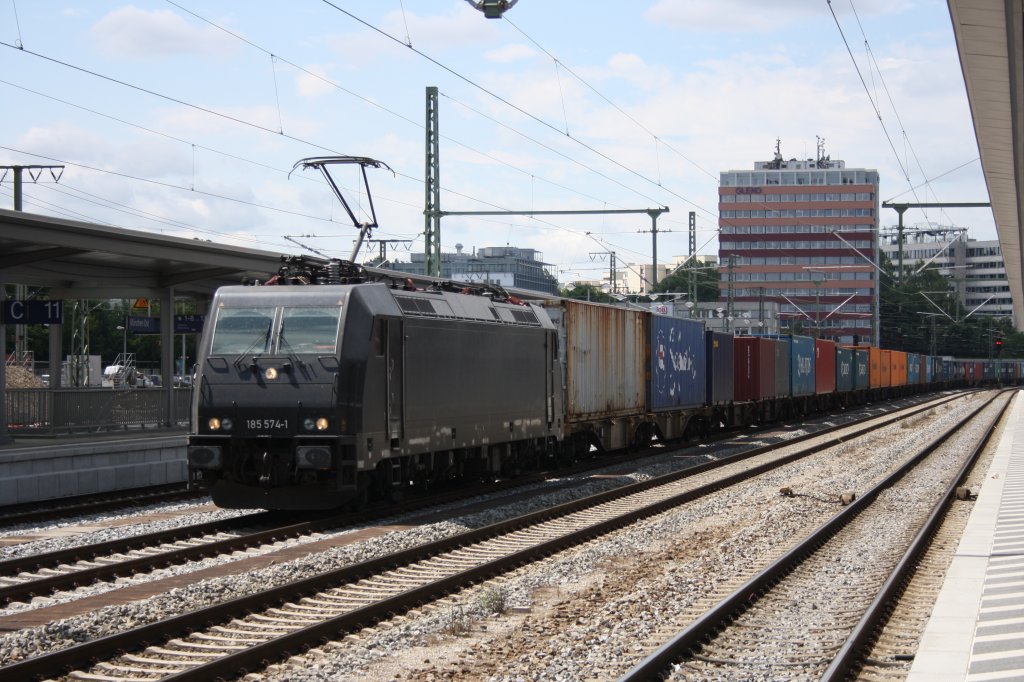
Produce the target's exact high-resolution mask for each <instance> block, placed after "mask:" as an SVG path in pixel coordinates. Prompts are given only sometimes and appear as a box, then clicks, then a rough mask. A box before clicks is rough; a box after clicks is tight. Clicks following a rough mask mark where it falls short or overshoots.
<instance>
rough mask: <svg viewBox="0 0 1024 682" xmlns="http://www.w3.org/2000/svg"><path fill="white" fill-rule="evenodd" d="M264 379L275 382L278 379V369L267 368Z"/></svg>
mask: <svg viewBox="0 0 1024 682" xmlns="http://www.w3.org/2000/svg"><path fill="white" fill-rule="evenodd" d="M263 378H264V379H266V380H267V381H273V380H274V379H276V378H277V368H276V367H267V369H266V371H265V372H263Z"/></svg>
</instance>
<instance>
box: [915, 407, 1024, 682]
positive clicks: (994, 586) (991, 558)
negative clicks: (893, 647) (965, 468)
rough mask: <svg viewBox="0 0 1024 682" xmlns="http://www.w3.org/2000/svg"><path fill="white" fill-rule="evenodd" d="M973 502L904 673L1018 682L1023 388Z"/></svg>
mask: <svg viewBox="0 0 1024 682" xmlns="http://www.w3.org/2000/svg"><path fill="white" fill-rule="evenodd" d="M1006 420H1007V421H1006V423H1007V427H1006V428H1005V429H1004V431H1003V434H1002V436H1001V437H1000V439H999V442H998V445H997V446H996V453H995V457H994V458H993V460H992V464H991V466H990V467H989V470H988V474H987V476H986V477H985V482H984V483H983V484H982V486H981V489H980V490H979V491H977V493H978V499H977V500H976V501H975V502H974V510H973V511H972V512H971V516H970V519H969V521H968V523H967V528H966V530H965V531H964V535H963V537H962V538H961V540H960V544H959V546H958V547H957V550H956V555H955V556H954V558H953V561H952V563H951V564H950V566H949V570H948V571H947V573H946V577H945V580H944V582H943V586H942V590H941V592H940V593H939V598H938V600H937V601H936V604H935V608H934V609H933V610H932V615H931V617H930V618H929V620H928V624H927V626H926V628H925V632H924V635H923V637H922V639H921V645H920V647H919V648H918V651H917V655H916V656H915V657H914V664H913V666H912V668H911V671H910V675H909V677H908V679H909V680H911V681H912V682H945V681H949V682H952V681H954V680H968V681H970V682H981V681H983V680H984V681H986V682H987V681H991V680H1024V392H1018V393H1017V396H1016V397H1015V398H1014V402H1013V404H1012V405H1011V406H1010V409H1009V411H1008V412H1007V417H1006Z"/></svg>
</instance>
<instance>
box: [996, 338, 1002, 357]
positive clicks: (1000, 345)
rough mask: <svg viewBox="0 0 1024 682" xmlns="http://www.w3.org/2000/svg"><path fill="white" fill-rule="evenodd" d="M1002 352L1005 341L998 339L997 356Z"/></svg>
mask: <svg viewBox="0 0 1024 682" xmlns="http://www.w3.org/2000/svg"><path fill="white" fill-rule="evenodd" d="M1002 352H1003V340H1002V339H996V355H999V354H1000V353H1002Z"/></svg>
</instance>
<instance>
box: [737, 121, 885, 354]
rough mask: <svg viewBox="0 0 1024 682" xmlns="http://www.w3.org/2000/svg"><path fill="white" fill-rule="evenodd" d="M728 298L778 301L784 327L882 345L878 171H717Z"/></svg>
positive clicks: (792, 163)
mask: <svg viewBox="0 0 1024 682" xmlns="http://www.w3.org/2000/svg"><path fill="white" fill-rule="evenodd" d="M718 201H719V205H718V208H719V227H720V229H721V232H720V235H719V266H720V268H721V275H722V279H721V284H720V286H721V292H722V293H721V296H722V301H723V302H725V303H726V306H729V304H730V301H731V302H735V301H747V302H749V301H774V302H777V303H778V304H779V315H780V317H781V319H780V320H779V329H780V330H781V331H783V332H785V331H787V330H795V329H799V330H802V331H803V332H804V333H808V334H812V335H817V336H820V337H822V338H831V339H836V340H838V341H842V342H845V343H849V342H852V341H854V340H860V341H862V342H865V343H866V342H871V343H875V344H877V343H878V332H879V330H878V291H879V290H878V274H877V273H878V269H877V268H876V264H877V263H878V211H879V200H878V171H876V170H869V169H866V168H847V167H846V163H845V162H844V161H837V160H832V159H831V158H830V157H828V156H825V154H824V144H823V141H822V140H820V139H819V142H818V154H817V158H813V159H789V160H788V161H787V160H786V159H784V158H783V157H782V154H781V153H780V151H779V147H778V144H777V145H776V148H775V158H773V159H772V160H771V161H758V162H755V163H754V169H753V170H752V171H751V170H730V171H725V172H723V173H722V174H721V183H720V186H719V190H718Z"/></svg>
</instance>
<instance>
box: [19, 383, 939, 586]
mask: <svg viewBox="0 0 1024 682" xmlns="http://www.w3.org/2000/svg"><path fill="white" fill-rule="evenodd" d="M956 397H957V396H952V397H947V398H946V399H943V400H940V401H939V403H938V404H944V403H945V402H949V401H951V400H955V399H956ZM933 406H934V404H932V403H929V407H933ZM925 409H927V408H925ZM878 418H879V416H878V415H872V416H867V417H864V418H862V419H859V420H855V421H853V422H850V423H847V424H843V425H840V426H835V427H831V428H828V429H823V430H821V431H817V432H814V433H808V434H803V435H801V436H798V437H795V438H791V439H788V440H786V441H784V442H785V443H798V442H800V441H802V440H806V439H808V438H814V437H818V436H821V435H822V434H827V433H829V432H830V431H835V430H837V429H842V428H849V427H850V426H851V425H855V424H857V423H861V422H863V421H868V420H872V419H878ZM764 447H771V446H764ZM760 452H761V450H758V449H757V448H755V449H753V450H749V451H744V453H740V454H741V455H742V454H746V456H754V455H756V454H759V453H760ZM660 454H663V453H660ZM635 460H636V457H635V455H632V456H631V455H625V456H621V457H619V458H616V459H615V460H613V461H611V462H609V461H602V462H590V463H587V464H586V465H580V466H576V467H572V468H571V469H570V470H562V471H560V472H559V475H562V476H564V475H566V474H567V473H569V471H572V470H578V471H588V470H590V469H593V468H595V467H597V466H600V467H605V466H612V465H614V464H615V463H622V462H631V461H635ZM719 461H725V460H724V459H723V460H719ZM702 466H703V465H702ZM702 470H705V469H700V471H702ZM550 475H551V474H550V472H539V473H536V474H533V475H530V476H527V477H523V478H520V479H518V480H517V481H515V485H516V487H520V486H524V485H528V484H530V483H535V482H538V481H542V480H545V479H546V478H547V477H549V476H550ZM507 487H508V486H506V488H507ZM493 490H494V486H493V485H487V484H485V485H482V486H480V487H479V488H473V489H471V490H465V489H463V490H461V491H457V492H454V493H446V494H435V495H433V496H429V497H426V498H416V499H413V500H409V501H407V502H404V503H402V504H401V505H388V506H381V507H379V508H374V509H372V510H368V511H367V512H363V513H359V514H356V513H352V512H345V513H342V514H332V515H330V516H328V517H326V518H323V517H320V518H317V519H314V520H311V521H303V522H300V523H294V524H287V525H284V526H278V527H275V528H271V529H268V530H264V531H257V532H254V533H247V534H245V535H242V536H240V537H236V538H225V539H223V540H217V541H214V542H208V543H204V544H202V545H197V546H193V547H183V548H179V549H174V550H169V551H166V552H160V553H158V554H147V555H145V556H139V557H135V558H131V559H125V560H121V561H117V562H111V563H105V564H102V565H99V566H91V567H88V568H82V569H78V570H71V571H68V572H66V573H61V574H57V575H51V576H47V577H44V578H37V579H33V580H26V581H25V582H21V583H14V584H11V585H5V586H2V587H0V604H9V603H11V602H13V601H19V600H24V599H31V598H33V597H37V596H40V595H47V594H52V593H53V592H56V591H58V590H62V589H74V588H77V587H80V586H83V585H90V584H93V583H96V582H99V581H103V580H110V579H115V578H118V577H123V576H128V575H134V574H137V573H141V572H143V571H147V570H152V569H154V568H160V567H166V566H171V565H178V564H182V563H185V562H188V561H194V560H198V559H202V558H205V557H208V556H217V555H219V554H226V553H230V552H235V551H238V550H245V549H248V548H249V547H252V546H254V545H259V544H263V543H270V542H276V541H278V540H281V539H286V538H293V537H298V536H301V535H305V534H309V533H313V532H318V531H323V530H328V529H332V528H338V527H341V526H344V525H346V524H352V523H356V522H359V521H366V520H372V519H375V518H380V517H382V516H390V515H394V514H401V513H409V512H411V511H415V510H416V509H419V508H422V507H423V506H425V505H440V504H446V503H450V502H452V501H457V500H461V499H464V498H466V497H473V496H475V495H480V494H485V493H487V492H493ZM269 518H272V513H264V514H263V515H262V518H261V515H259V514H254V515H249V516H245V517H239V518H238V519H229V520H226V521H211V522H209V523H205V524H195V525H191V526H183V527H180V528H175V529H170V530H165V531H157V532H154V533H147V534H143V535H137V536H133V537H128V538H121V539H118V540H110V541H108V542H103V543H96V544H92V545H82V546H79V547H71V548H67V549H62V550H56V551H54V552H48V553H45V554H36V555H28V556H24V557H19V558H16V559H10V560H7V561H0V576H13V575H17V574H18V573H22V572H26V571H28V572H32V571H39V570H42V569H44V568H53V567H57V566H61V565H67V564H69V563H74V562H77V561H93V560H95V559H97V558H99V557H102V556H109V555H111V554H116V553H123V552H128V551H131V550H138V549H142V548H145V547H148V546H151V545H159V544H167V543H171V542H178V541H185V540H189V539H193V538H196V537H198V536H201V535H206V534H212V533H217V532H230V531H232V530H235V529H237V528H239V527H244V526H247V525H252V524H259V523H265V522H266V521H267V520H269Z"/></svg>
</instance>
